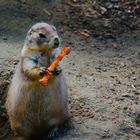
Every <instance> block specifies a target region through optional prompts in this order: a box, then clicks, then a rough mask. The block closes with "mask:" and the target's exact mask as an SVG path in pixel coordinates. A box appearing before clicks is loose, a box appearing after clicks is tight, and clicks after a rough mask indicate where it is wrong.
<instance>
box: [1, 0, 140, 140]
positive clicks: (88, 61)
mask: <svg viewBox="0 0 140 140" xmlns="http://www.w3.org/2000/svg"><path fill="white" fill-rule="evenodd" d="M1 1H2V2H1V4H0V14H1V16H0V21H1V23H0V50H1V51H0V88H1V91H0V139H1V140H10V139H11V135H12V134H11V132H10V129H9V125H8V123H7V118H6V114H5V107H4V101H5V96H6V91H7V87H8V85H9V83H10V80H11V77H12V74H13V72H14V69H15V66H16V64H17V61H18V59H19V57H20V51H21V49H22V45H23V43H24V38H25V36H26V32H27V30H28V29H29V28H30V26H31V25H32V24H33V23H36V22H37V21H42V20H44V21H50V22H51V23H54V25H55V26H56V27H58V31H59V33H60V36H61V38H62V44H65V43H69V44H70V45H71V48H72V52H71V54H70V55H69V56H67V58H66V59H65V60H64V62H63V63H62V68H63V71H64V73H65V76H66V79H67V83H68V87H69V111H70V114H71V118H72V122H73V125H74V127H73V128H71V129H70V130H68V131H67V132H65V133H63V134H61V135H60V136H59V137H58V138H55V139H56V140H96V139H97V140H138V139H140V115H139V114H140V38H139V36H140V31H139V30H138V31H129V32H127V33H124V34H121V35H118V36H117V38H116V41H115V43H117V47H115V48H114V47H112V44H114V40H111V39H107V40H96V39H95V38H94V37H92V36H90V37H85V36H82V35H80V33H79V32H73V31H71V30H69V28H68V27H62V25H61V24H60V23H59V21H58V18H60V19H62V17H61V16H60V15H61V14H62V13H61V14H60V13H59V14H60V15H59V16H57V14H58V13H57V14H55V15H54V16H53V18H52V17H48V16H46V15H45V14H44V13H43V11H41V10H39V9H40V7H41V8H42V7H43V6H44V8H45V7H46V6H48V5H49V6H48V7H53V5H52V4H50V3H47V5H44V1H41V2H40V5H36V7H35V8H30V9H29V8H28V7H29V6H30V3H24V1H22V2H23V3H22V4H20V3H19V2H15V1H14V0H12V1H11V2H10V3H8V1H4V0H1ZM34 4H36V2H34ZM42 4H43V5H42ZM14 7H16V8H14ZM7 8H8V9H7ZM42 9H43V8H42ZM48 9H49V8H48ZM49 10H50V11H53V10H54V11H55V9H54V8H52V9H51V8H50V9H49ZM39 11H40V12H39ZM58 11H59V10H58ZM58 11H57V12H58ZM50 19H51V20H50Z"/></svg>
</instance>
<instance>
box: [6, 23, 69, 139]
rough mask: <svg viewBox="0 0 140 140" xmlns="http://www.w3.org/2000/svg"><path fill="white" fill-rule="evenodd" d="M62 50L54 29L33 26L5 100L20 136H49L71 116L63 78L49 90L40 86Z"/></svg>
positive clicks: (51, 27)
mask: <svg viewBox="0 0 140 140" xmlns="http://www.w3.org/2000/svg"><path fill="white" fill-rule="evenodd" d="M59 46H60V39H59V36H58V34H57V31H56V29H55V27H54V26H51V25H49V24H47V23H43V22H41V23H37V24H35V25H33V26H32V27H31V29H30V30H29V32H28V34H27V37H26V40H25V44H24V46H23V49H22V52H21V60H20V62H19V64H18V66H17V69H16V72H15V74H14V77H13V79H12V82H11V85H10V87H9V91H8V95H7V99H6V108H7V113H8V116H9V121H10V125H11V129H12V130H13V131H14V132H15V134H16V135H17V136H21V137H24V138H25V139H30V138H37V137H39V138H40V137H41V136H43V135H49V134H51V132H53V130H55V129H56V128H57V127H58V126H59V125H60V124H61V123H63V121H64V120H65V118H66V117H67V115H68V110H67V86H66V82H65V78H64V75H63V74H62V73H61V74H59V75H57V76H54V78H53V79H50V81H49V83H48V85H47V86H46V87H42V86H41V85H40V84H39V79H40V78H41V77H42V75H43V74H44V73H45V71H46V68H47V67H48V66H49V65H50V64H51V61H52V59H54V58H55V55H56V52H58V48H59Z"/></svg>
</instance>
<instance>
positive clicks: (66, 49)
mask: <svg viewBox="0 0 140 140" xmlns="http://www.w3.org/2000/svg"><path fill="white" fill-rule="evenodd" d="M70 51H71V49H70V48H69V47H64V48H63V49H62V51H61V53H60V54H59V55H58V56H57V58H56V59H55V60H54V61H53V63H52V64H51V65H50V66H49V67H48V72H47V73H46V74H45V75H44V76H43V78H42V79H40V80H39V83H40V84H41V85H42V86H46V85H47V84H48V80H49V78H50V77H51V76H52V71H54V70H55V69H56V67H57V65H58V64H59V62H60V61H61V60H62V59H63V57H64V56H65V55H68V54H69V53H70Z"/></svg>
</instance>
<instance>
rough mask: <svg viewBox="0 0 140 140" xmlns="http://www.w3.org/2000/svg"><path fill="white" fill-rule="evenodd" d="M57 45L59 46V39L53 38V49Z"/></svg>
mask: <svg viewBox="0 0 140 140" xmlns="http://www.w3.org/2000/svg"><path fill="white" fill-rule="evenodd" d="M59 44H60V41H59V38H58V37H55V38H54V48H57V47H59Z"/></svg>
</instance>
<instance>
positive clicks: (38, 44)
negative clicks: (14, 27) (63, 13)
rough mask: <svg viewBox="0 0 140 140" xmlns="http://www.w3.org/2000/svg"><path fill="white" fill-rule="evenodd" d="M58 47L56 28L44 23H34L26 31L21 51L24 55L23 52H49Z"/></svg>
mask: <svg viewBox="0 0 140 140" xmlns="http://www.w3.org/2000/svg"><path fill="white" fill-rule="evenodd" d="M58 47H60V38H59V36H58V34H57V31H56V28H55V27H54V26H52V25H49V24H47V23H45V22H40V23H36V24H35V25H33V26H32V27H31V29H30V30H29V31H28V33H27V36H26V40H25V44H24V47H23V50H22V55H24V52H25V50H27V49H31V50H37V51H38V50H45V49H46V50H50V51H52V53H53V51H54V50H56V49H58Z"/></svg>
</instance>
